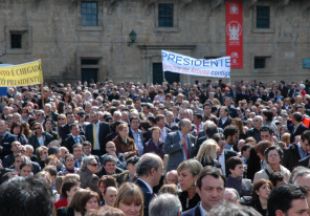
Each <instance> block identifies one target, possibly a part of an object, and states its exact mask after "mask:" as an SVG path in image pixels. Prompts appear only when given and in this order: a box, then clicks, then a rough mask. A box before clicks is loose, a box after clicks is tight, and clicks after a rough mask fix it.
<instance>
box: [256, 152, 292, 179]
mask: <svg viewBox="0 0 310 216" xmlns="http://www.w3.org/2000/svg"><path fill="white" fill-rule="evenodd" d="M264 155H265V160H266V162H267V165H266V167H265V168H263V169H261V170H260V171H258V172H257V173H255V176H254V180H253V182H254V183H255V182H256V181H258V180H259V179H262V178H263V179H269V180H273V178H274V177H276V176H278V175H281V176H283V180H284V182H285V183H288V180H289V177H290V175H291V172H290V171H289V170H288V169H287V168H285V167H284V166H282V165H281V159H282V155H283V152H282V150H281V149H280V147H277V146H271V147H269V148H267V149H266V150H265V152H264Z"/></svg>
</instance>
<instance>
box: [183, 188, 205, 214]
mask: <svg viewBox="0 0 310 216" xmlns="http://www.w3.org/2000/svg"><path fill="white" fill-rule="evenodd" d="M178 197H179V200H180V202H181V204H182V210H183V211H186V210H189V209H191V208H194V207H195V206H196V205H197V204H198V203H199V202H200V197H199V195H198V194H197V193H196V194H195V196H194V197H193V198H192V199H189V198H188V194H187V192H186V191H182V192H181V193H179V194H178Z"/></svg>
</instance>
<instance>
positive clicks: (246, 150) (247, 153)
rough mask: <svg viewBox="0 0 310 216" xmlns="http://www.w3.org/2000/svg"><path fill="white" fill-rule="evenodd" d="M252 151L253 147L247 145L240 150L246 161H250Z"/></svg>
mask: <svg viewBox="0 0 310 216" xmlns="http://www.w3.org/2000/svg"><path fill="white" fill-rule="evenodd" d="M250 150H251V145H249V144H245V145H244V146H242V148H241V149H240V152H241V156H242V157H244V158H245V159H249V157H250Z"/></svg>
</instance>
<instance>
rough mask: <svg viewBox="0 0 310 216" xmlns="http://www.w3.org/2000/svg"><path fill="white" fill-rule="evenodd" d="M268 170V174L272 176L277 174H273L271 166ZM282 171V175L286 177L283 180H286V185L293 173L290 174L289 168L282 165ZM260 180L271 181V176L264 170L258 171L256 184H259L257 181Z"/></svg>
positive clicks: (255, 177) (255, 179) (255, 178)
mask: <svg viewBox="0 0 310 216" xmlns="http://www.w3.org/2000/svg"><path fill="white" fill-rule="evenodd" d="M266 169H267V170H268V172H269V173H270V174H271V173H276V172H273V171H272V169H271V168H270V166H269V165H267V168H266ZM280 170H281V171H280V173H281V174H282V175H283V176H284V179H283V180H284V181H285V182H286V183H288V180H289V178H290V175H291V172H290V171H289V170H288V169H287V168H285V167H284V166H282V165H280ZM260 179H269V176H268V175H267V173H266V171H265V169H262V170H260V171H258V172H256V173H255V176H254V180H253V182H254V183H255V182H257V181H258V180H260Z"/></svg>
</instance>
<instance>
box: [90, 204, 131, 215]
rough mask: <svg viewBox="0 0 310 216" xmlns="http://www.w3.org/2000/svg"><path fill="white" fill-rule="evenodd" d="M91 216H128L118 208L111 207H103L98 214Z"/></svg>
mask: <svg viewBox="0 0 310 216" xmlns="http://www.w3.org/2000/svg"><path fill="white" fill-rule="evenodd" d="M89 216H126V215H125V214H124V212H123V211H122V210H120V209H118V208H114V207H111V206H103V207H101V208H100V209H99V210H98V211H97V212H96V213H93V214H91V215H89Z"/></svg>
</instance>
